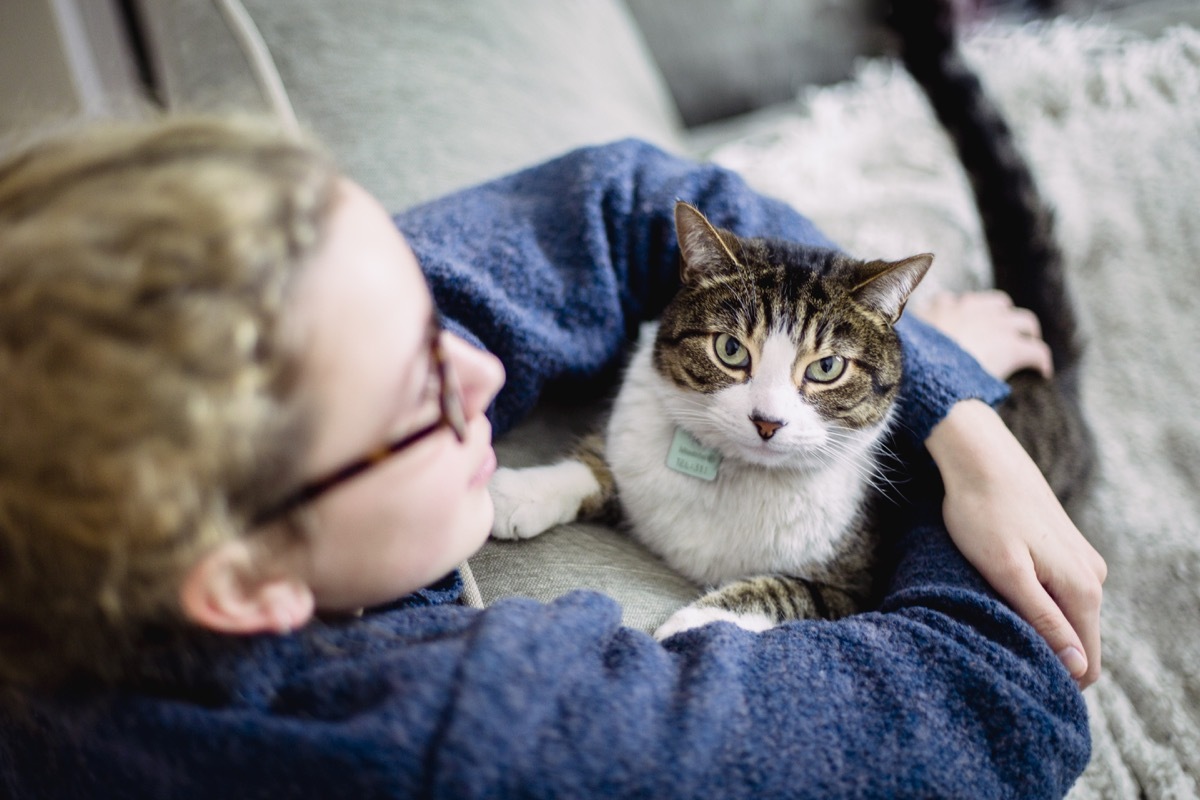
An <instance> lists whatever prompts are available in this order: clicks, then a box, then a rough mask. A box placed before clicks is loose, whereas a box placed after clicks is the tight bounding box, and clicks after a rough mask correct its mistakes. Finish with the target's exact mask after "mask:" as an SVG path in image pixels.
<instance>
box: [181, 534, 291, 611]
mask: <svg viewBox="0 0 1200 800" xmlns="http://www.w3.org/2000/svg"><path fill="white" fill-rule="evenodd" d="M179 602H180V605H181V606H182V608H183V613H184V616H186V617H187V618H188V619H189V620H191V621H192V622H194V623H195V624H197V625H199V626H201V627H203V628H208V629H209V630H212V631H216V632H218V633H229V634H253V633H290V632H291V631H293V630H295V629H297V628H300V627H303V626H304V625H305V624H306V623H307V622H308V621H309V620H310V619H312V615H313V609H314V605H315V603H314V600H313V594H312V590H311V589H310V588H309V587H308V585H307V584H306V583H305V582H304V581H303V580H302V579H301V578H300V577H298V576H296V575H290V574H286V573H284V574H277V573H271V574H267V573H265V572H263V571H262V569H261V568H260V567H258V566H257V565H256V564H255V562H254V558H253V553H252V552H251V550H250V548H249V547H248V546H247V545H246V543H245V542H242V541H230V542H224V543H222V544H220V545H218V546H217V547H215V548H214V549H212V550H210V551H209V552H207V553H205V554H204V555H203V556H201V558H200V560H199V561H197V562H196V563H195V564H193V565H192V567H191V569H189V570H188V571H187V574H186V575H185V576H184V579H183V584H182V586H180V588H179Z"/></svg>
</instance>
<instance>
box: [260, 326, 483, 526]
mask: <svg viewBox="0 0 1200 800" xmlns="http://www.w3.org/2000/svg"><path fill="white" fill-rule="evenodd" d="M429 327H430V335H429V359H430V361H431V362H432V364H433V371H434V374H436V375H437V380H438V407H439V408H438V410H439V414H438V418H437V419H436V420H435V421H433V422H431V423H430V424H428V425H426V426H425V427H423V428H419V429H417V430H415V431H412V432H410V433H406V434H403V435H402V436H399V437H397V438H396V439H392V440H390V441H388V442H385V443H383V444H382V445H380V446H379V447H376V448H375V449H374V450H372V451H370V452H369V453H367V454H366V455H364V456H363V457H361V458H356V459H354V460H353V461H350V462H348V463H346V464H344V465H343V466H341V467H339V468H337V469H335V470H333V471H332V472H330V473H328V474H327V475H324V476H322V477H320V478H316V479H313V480H310V481H306V482H305V483H304V484H302V485H301V486H300V488H298V489H296V490H294V491H292V492H290V493H288V494H287V495H284V497H283V498H282V499H280V500H278V501H277V502H275V503H273V504H271V505H270V506H268V507H267V508H265V509H263V510H262V511H261V512H259V513H258V514H256V515H254V517H253V519H252V524H253V525H255V526H257V525H261V524H263V523H266V522H270V521H272V520H275V519H278V518H279V517H282V516H284V515H286V514H289V513H291V512H292V511H295V510H296V509H297V508H299V507H300V506H303V505H306V504H308V503H311V502H312V501H314V500H316V499H317V498H318V497H321V496H322V495H324V494H326V493H327V492H329V491H331V490H332V489H335V488H336V487H338V486H341V485H342V484H343V483H345V482H346V481H348V480H350V479H351V478H356V477H358V476H359V475H361V474H362V473H364V472H366V471H367V470H369V469H371V468H372V467H374V466H377V465H378V464H381V463H383V462H384V461H387V460H388V459H390V458H392V457H393V456H396V455H399V454H400V453H402V452H404V451H405V450H407V449H408V448H410V447H412V446H413V445H415V444H417V443H418V442H420V441H422V440H423V439H425V438H427V437H428V436H430V435H431V434H434V433H436V432H437V431H439V430H441V429H442V428H449V429H450V430H451V431H453V432H454V438H456V439H457V440H458V442H459V444H462V443H463V442H464V441H466V438H467V419H466V415H465V413H464V412H463V399H462V390H461V388H460V387H459V384H458V379H457V376H456V375H455V374H454V370H453V369H452V368H451V367H450V362H449V361H448V360H447V359H446V352H445V349H444V348H443V346H442V334H443V333H444V332H445V328H444V327H443V325H442V321H441V318H440V317H439V316H438V315H437V314H434V315H433V317H432V319H431V321H430V326H429Z"/></svg>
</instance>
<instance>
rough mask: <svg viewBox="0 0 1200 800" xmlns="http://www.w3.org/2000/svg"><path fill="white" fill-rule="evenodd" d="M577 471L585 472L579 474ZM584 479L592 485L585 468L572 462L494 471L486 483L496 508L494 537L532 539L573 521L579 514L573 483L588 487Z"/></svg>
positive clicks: (577, 499)
mask: <svg viewBox="0 0 1200 800" xmlns="http://www.w3.org/2000/svg"><path fill="white" fill-rule="evenodd" d="M579 470H584V472H586V473H587V474H586V475H580V474H578V471H579ZM586 479H591V481H592V484H593V485H594V484H595V478H592V477H591V473H590V472H588V471H587V467H584V466H583V465H582V464H577V463H574V462H571V463H563V464H554V465H551V466H545V467H530V468H527V469H510V468H508V467H501V468H500V469H498V470H496V474H495V475H493V476H492V480H491V483H490V484H489V486H488V491H489V492H491V495H492V505H493V506H494V507H495V509H496V515H495V518H494V520H493V521H492V536H493V538H496V539H532V538H533V537H534V536H537V535H538V534H541V533H544V532H545V531H547V530H549V529H550V528H553V527H554V526H555V525H561V524H562V523H564V522H570V521H572V520H573V519H575V518H576V517H577V516H578V514H579V504H580V502H581V500H582V497H581V496H580V488H579V487H578V486H577V485H576V484H580V483H582V484H584V488H587V487H586Z"/></svg>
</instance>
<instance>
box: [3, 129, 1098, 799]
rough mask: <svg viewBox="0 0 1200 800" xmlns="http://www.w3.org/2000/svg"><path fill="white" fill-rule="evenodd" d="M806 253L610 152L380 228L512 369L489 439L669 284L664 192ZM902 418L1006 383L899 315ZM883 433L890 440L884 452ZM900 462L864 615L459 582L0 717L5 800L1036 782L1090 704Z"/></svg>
mask: <svg viewBox="0 0 1200 800" xmlns="http://www.w3.org/2000/svg"><path fill="white" fill-rule="evenodd" d="M676 198H682V199H686V200H689V201H690V202H692V203H694V204H695V205H697V206H698V207H700V208H701V209H702V210H703V211H704V212H705V213H706V214H708V215H709V216H710V218H712V219H713V221H714V222H715V223H716V224H718V225H720V226H724V227H727V228H730V229H732V230H734V231H737V232H739V233H743V234H760V235H775V236H788V237H792V238H796V239H800V240H805V241H811V242H814V243H822V244H826V242H824V240H823V239H822V238H821V237H820V235H819V234H818V233H817V232H816V231H815V230H814V229H813V227H812V226H811V225H810V224H809V223H808V222H807V221H806V220H804V219H803V218H801V217H799V216H798V215H796V214H795V213H794V212H793V211H791V210H789V209H788V208H786V207H785V206H783V205H781V204H779V203H776V202H773V201H770V200H766V199H764V198H762V197H760V196H758V195H756V194H754V193H752V192H750V191H749V190H748V189H747V188H746V187H745V186H744V185H743V184H742V182H741V181H740V180H739V179H737V178H736V177H735V176H733V175H731V174H729V173H728V172H725V171H722V170H720V169H718V168H716V167H712V166H700V165H695V164H692V163H689V162H685V161H680V160H677V159H675V158H672V157H669V156H666V155H664V154H662V153H660V152H658V151H656V150H653V149H651V148H649V147H646V146H644V145H641V144H638V143H633V142H625V143H619V144H616V145H612V146H608V147H603V148H594V149H588V150H583V151H578V152H575V153H572V154H569V155H567V156H565V157H564V158H562V159H559V160H556V161H554V162H550V163H548V164H546V165H543V166H540V167H537V168H534V169H531V170H528V171H525V172H522V173H519V174H516V175H513V176H511V177H508V178H506V179H502V180H499V181H496V182H494V183H491V184H487V185H485V186H482V187H479V188H476V189H472V190H469V191H466V192H463V193H460V194H457V195H454V196H452V197H449V198H447V199H445V200H442V201H439V202H435V203H433V204H430V205H427V206H424V207H421V208H417V209H414V210H412V211H410V212H407V213H405V214H403V215H401V216H399V217H398V218H397V223H398V225H399V226H400V228H401V229H402V230H403V231H404V233H405V234H406V236H407V237H408V239H409V240H410V242H411V243H412V246H413V249H414V251H415V252H416V253H417V255H418V259H419V260H420V262H421V264H422V266H423V267H424V268H425V269H426V270H427V274H428V276H429V280H430V283H431V285H432V286H433V289H434V294H435V296H436V298H437V302H438V304H439V306H440V307H441V308H442V310H443V312H444V313H445V315H446V317H447V318H448V319H449V320H450V324H451V326H452V327H455V328H456V329H458V330H459V331H460V332H462V333H464V334H466V335H468V336H469V337H470V338H472V339H474V340H476V341H478V342H481V343H483V344H485V345H486V346H487V347H488V348H490V349H491V350H492V351H494V352H496V353H497V354H498V355H500V356H501V357H502V358H503V359H504V361H505V364H506V366H507V368H508V374H509V384H508V387H507V388H506V390H505V391H504V392H503V393H502V394H501V395H500V396H499V398H498V399H497V402H496V405H495V407H494V409H493V416H494V420H495V423H496V425H497V428H498V429H500V430H503V429H505V428H507V427H509V426H511V425H512V424H513V423H515V422H516V421H518V420H519V419H520V418H521V417H522V416H523V415H524V414H525V413H526V412H527V411H528V410H529V409H530V408H531V406H532V405H533V403H534V402H535V400H536V399H537V397H538V396H539V394H540V393H541V392H542V391H543V390H544V389H547V388H554V387H562V388H565V389H566V390H568V391H569V390H570V388H571V387H578V386H581V385H585V384H587V383H588V382H590V381H593V380H595V379H597V378H599V377H602V376H604V375H606V374H609V373H610V372H611V370H612V368H613V365H614V364H615V363H617V360H618V359H619V357H620V353H621V351H622V348H623V347H624V346H625V344H626V342H627V340H628V337H629V335H630V334H631V333H632V332H633V330H634V329H635V327H636V325H637V322H638V321H639V320H641V319H643V318H644V317H646V316H648V315H653V314H654V313H655V312H656V311H657V310H658V309H659V308H661V306H662V305H663V304H664V303H665V302H666V300H667V299H668V298H669V296H670V294H671V292H672V291H673V290H674V288H675V281H676V270H677V267H676V258H677V256H676V250H675V241H674V237H673V233H672V222H671V220H672V213H671V212H672V206H673V203H674V201H675V199H676ZM903 336H904V338H905V357H906V369H907V376H906V379H905V383H904V387H903V400H902V425H903V426H904V431H905V432H906V433H907V434H908V435H907V437H906V438H907V439H909V440H910V441H911V442H914V443H919V442H920V441H922V440H923V439H924V437H925V436H926V435H927V434H928V432H929V430H930V428H931V427H932V426H933V425H934V424H935V423H936V422H937V421H938V420H939V419H940V418H941V417H942V416H943V415H944V413H945V412H946V410H947V409H948V408H949V406H950V405H951V404H952V403H953V402H954V401H955V400H957V399H960V398H965V397H982V398H984V399H987V400H990V401H995V400H997V399H999V398H1000V397H1002V396H1003V393H1004V387H1003V386H1002V385H999V384H997V383H996V382H995V381H993V380H991V379H990V378H988V377H987V376H986V374H984V373H983V372H982V371H981V370H980V369H979V368H978V366H977V365H976V364H975V363H974V362H973V361H971V360H970V359H969V358H967V357H966V356H964V354H962V353H961V352H960V351H959V350H958V349H957V348H955V347H954V346H953V345H952V344H950V343H949V342H948V341H947V340H945V339H944V338H942V337H940V336H939V335H938V334H936V333H935V332H933V331H931V330H930V329H928V328H926V327H924V326H921V325H919V324H915V323H905V325H904V329H903ZM901 444H903V442H902V443H901ZM926 462H927V460H925V459H920V458H917V459H914V463H915V465H914V467H913V469H912V473H913V474H912V476H911V478H910V481H909V483H908V484H906V485H907V487H908V489H907V491H906V495H907V498H908V502H904V503H900V504H898V505H897V506H896V510H895V520H894V521H895V523H896V527H897V535H896V538H895V556H894V558H895V563H896V565H897V567H896V571H895V574H894V576H893V577H892V579H891V582H890V586H889V589H888V591H887V594H886V597H885V599H884V601H883V604H882V606H881V608H880V609H879V610H878V611H877V612H872V613H867V614H861V615H858V616H855V617H852V618H849V619H846V620H842V621H839V622H834V623H830V622H817V621H809V622H796V623H789V624H787V625H783V626H781V627H779V628H776V629H774V630H771V631H768V632H766V633H763V634H752V633H748V632H746V631H743V630H741V629H738V628H735V627H733V626H730V625H728V624H724V623H721V624H715V625H710V626H708V627H705V628H701V629H698V630H693V631H688V632H685V633H683V634H680V635H678V636H676V637H674V638H673V639H671V640H670V641H669V642H667V643H666V644H665V645H660V644H658V643H656V642H655V641H654V640H653V639H651V638H650V637H649V636H647V635H646V634H644V633H641V632H638V631H634V630H630V629H627V628H623V627H621V625H620V619H621V614H620V609H619V608H618V607H617V606H616V604H615V603H614V602H613V601H612V600H610V599H608V598H606V597H604V596H601V595H598V594H594V593H584V592H580V593H575V594H571V595H568V596H567V597H564V598H562V599H560V600H558V601H556V602H554V603H551V604H548V605H542V604H538V603H535V602H533V601H530V600H523V599H514V600H506V601H502V602H500V603H497V604H496V605H494V606H493V607H491V608H489V609H487V610H484V611H478V610H475V609H470V608H466V607H463V606H460V605H458V604H456V603H455V602H454V600H455V599H456V598H457V596H458V593H459V590H460V588H461V587H460V584H459V581H458V577H457V576H456V575H451V576H448V577H447V578H446V579H445V580H444V581H442V582H440V583H439V584H437V585H435V586H432V587H429V588H428V589H426V590H423V591H422V592H418V593H416V594H414V595H412V596H409V597H406V598H402V599H400V600H398V601H397V602H396V603H395V604H393V605H391V606H389V607H387V608H382V609H376V610H373V611H371V612H368V613H367V614H366V615H364V617H363V618H361V619H355V620H349V621H344V622H337V623H332V622H330V623H322V624H314V625H311V626H309V627H308V628H306V629H305V630H303V631H301V632H298V633H295V634H292V635H290V636H259V637H251V638H244V639H228V638H221V637H216V636H206V635H197V636H195V637H193V638H192V639H191V640H190V641H189V644H188V645H187V646H186V647H181V646H178V645H161V646H156V647H149V646H148V647H147V651H146V656H145V660H144V664H143V665H142V667H141V668H140V669H139V670H138V671H137V673H136V674H134V675H133V676H131V677H130V680H129V681H128V682H127V685H125V686H124V687H122V688H119V689H116V690H109V691H105V692H97V691H75V692H63V691H60V692H57V693H54V694H50V695H36V696H32V697H30V698H29V702H28V703H27V704H26V705H25V706H24V707H23V708H22V710H21V712H20V713H11V712H5V714H4V715H3V717H0V788H3V789H4V790H5V792H4V794H5V796H8V797H15V798H77V797H153V798H166V797H171V798H204V799H205V800H209V799H210V798H216V797H245V798H251V797H263V798H272V799H273V800H281V799H282V798H290V797H319V798H327V797H349V798H355V800H366V798H376V797H396V798H400V797H445V798H472V797H480V798H483V797H487V798H500V797H546V798H586V797H601V796H604V797H633V796H641V797H656V798H658V797H662V798H669V797H704V798H713V797H754V798H769V797H969V798H985V797H986V798H992V797H1014V798H1037V797H1058V796H1061V795H1062V794H1064V793H1065V792H1066V790H1067V788H1068V787H1069V786H1070V785H1071V783H1072V782H1073V781H1074V780H1075V778H1076V777H1077V776H1078V774H1079V773H1080V772H1081V771H1082V769H1083V767H1084V765H1085V764H1086V762H1087V758H1088V755H1089V740H1088V730H1087V720H1086V712H1085V708H1084V704H1083V701H1082V699H1081V696H1080V694H1079V692H1078V690H1077V689H1076V687H1075V685H1074V683H1073V682H1072V680H1071V679H1070V677H1069V676H1068V675H1067V673H1066V671H1065V670H1064V669H1063V668H1062V667H1061V666H1060V665H1059V663H1058V661H1057V660H1056V659H1055V657H1054V655H1053V654H1052V653H1051V652H1050V650H1049V648H1048V647H1047V646H1046V645H1045V643H1044V642H1043V641H1042V640H1041V639H1040V637H1038V636H1037V634H1036V633H1035V632H1034V631H1033V630H1032V629H1031V628H1030V627H1029V626H1028V625H1026V624H1025V623H1024V622H1023V621H1022V620H1020V619H1019V618H1018V617H1017V616H1016V615H1015V614H1013V613H1012V612H1011V611H1010V610H1009V609H1008V608H1007V607H1006V606H1005V605H1004V604H1003V603H1001V602H1000V601H998V600H997V598H996V597H995V596H994V595H993V594H992V592H991V591H990V590H989V589H988V587H987V586H986V585H985V584H984V582H983V581H982V580H981V579H980V577H979V576H978V574H977V573H976V572H975V571H974V570H973V569H971V567H970V566H969V565H968V564H967V563H966V562H965V561H964V560H963V559H962V557H961V556H960V555H959V554H958V552H957V551H956V550H955V548H954V547H953V545H952V544H951V542H950V541H949V539H948V537H947V535H946V533H945V530H944V528H943V527H942V524H941V521H940V515H939V513H938V504H939V495H938V491H939V489H938V484H937V480H936V476H935V475H931V474H927V472H926V467H927V466H928V465H927V463H926Z"/></svg>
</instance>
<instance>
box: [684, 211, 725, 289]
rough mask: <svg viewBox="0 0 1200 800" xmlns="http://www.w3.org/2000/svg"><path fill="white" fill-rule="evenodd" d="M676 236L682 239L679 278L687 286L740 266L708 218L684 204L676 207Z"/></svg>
mask: <svg viewBox="0 0 1200 800" xmlns="http://www.w3.org/2000/svg"><path fill="white" fill-rule="evenodd" d="M675 235H676V237H677V238H678V239H679V256H680V265H679V278H680V280H682V281H683V282H684V284H692V283H695V282H696V281H698V280H699V279H700V278H702V277H704V276H705V275H711V274H712V273H714V272H717V271H720V270H724V269H727V268H728V267H729V265H730V264H736V263H737V259H736V258H734V257H733V253H732V252H730V250H729V246H728V245H727V244H725V240H724V239H723V238H721V234H720V233H719V232H718V231H717V229H716V228H714V227H713V226H712V223H711V222H709V221H708V218H707V217H705V216H704V215H703V214H701V213H700V211H699V210H698V209H697V208H696V207H695V206H692V205H689V204H687V203H685V202H683V201H682V200H680V201H678V202H677V203H675Z"/></svg>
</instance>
